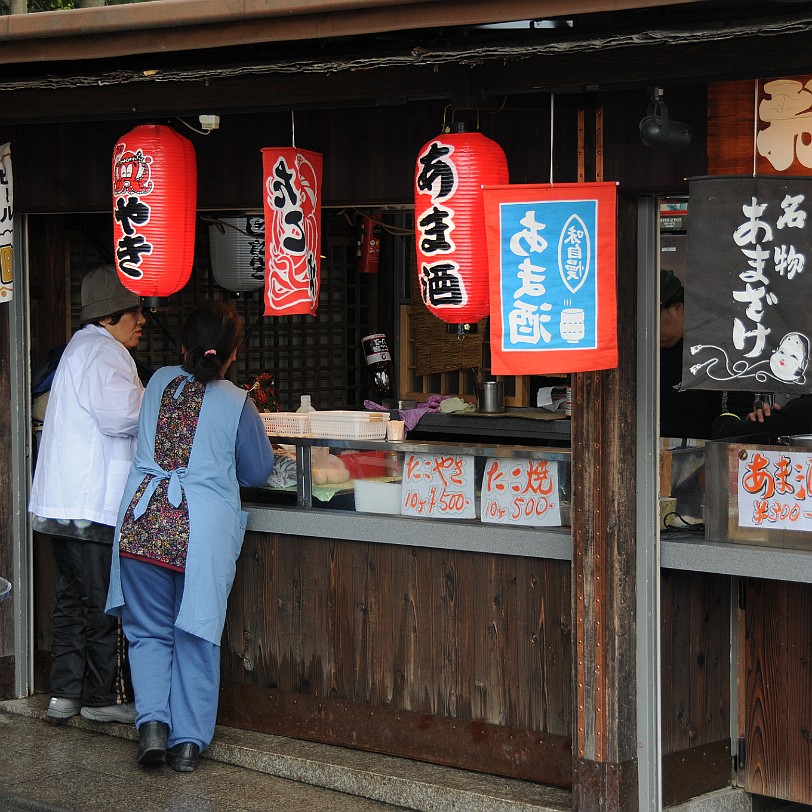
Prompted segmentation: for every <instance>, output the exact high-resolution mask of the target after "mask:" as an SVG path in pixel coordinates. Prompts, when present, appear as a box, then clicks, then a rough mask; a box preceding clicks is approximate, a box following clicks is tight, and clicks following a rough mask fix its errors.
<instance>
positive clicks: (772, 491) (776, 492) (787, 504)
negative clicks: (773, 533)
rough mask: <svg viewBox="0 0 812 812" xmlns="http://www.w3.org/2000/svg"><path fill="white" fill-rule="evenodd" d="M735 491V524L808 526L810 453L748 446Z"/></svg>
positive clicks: (811, 521) (811, 517) (811, 516)
mask: <svg viewBox="0 0 812 812" xmlns="http://www.w3.org/2000/svg"><path fill="white" fill-rule="evenodd" d="M737 491H738V494H737V498H738V506H739V527H760V528H763V529H766V530H801V531H809V530H812V454H810V453H808V452H803V451H767V450H761V449H749V450H747V456H746V457H745V458H744V459H742V460H739V470H738V486H737Z"/></svg>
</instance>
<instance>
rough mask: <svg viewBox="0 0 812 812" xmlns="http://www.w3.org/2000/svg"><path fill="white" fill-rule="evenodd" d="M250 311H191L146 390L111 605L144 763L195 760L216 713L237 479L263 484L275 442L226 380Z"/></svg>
mask: <svg viewBox="0 0 812 812" xmlns="http://www.w3.org/2000/svg"><path fill="white" fill-rule="evenodd" d="M241 338H242V322H241V321H240V319H239V317H238V316H237V314H236V313H235V312H234V310H233V309H232V308H231V307H229V306H228V305H226V304H225V303H223V302H207V303H205V304H203V305H201V306H200V307H198V308H197V309H196V310H195V311H193V312H192V314H191V315H190V316H189V318H188V319H187V321H186V323H185V325H184V328H183V336H182V349H183V357H184V361H183V366H181V367H164V368H163V369H160V370H158V371H157V372H156V373H155V374H154V375H153V377H152V379H151V380H150V382H149V385H148V386H147V390H146V392H145V394H144V402H143V405H142V408H141V415H140V418H139V425H138V447H137V451H136V455H135V460H134V461H133V465H132V469H131V471H130V476H129V479H128V481H127V486H126V489H125V491H124V497H123V499H122V503H121V509H120V511H119V517H118V525H117V527H116V545H115V549H114V555H113V564H112V570H111V578H110V592H109V595H108V599H107V611H108V612H110V613H112V614H118V615H120V616H121V618H122V625H123V628H124V633H125V635H126V636H127V639H128V641H129V644H130V665H131V669H132V677H133V687H134V690H135V702H136V712H137V715H136V720H135V724H136V727H137V728H138V731H139V747H138V756H137V758H138V762H139V763H140V764H143V765H147V766H149V765H153V764H159V763H161V762H162V761H164V759H166V761H168V762H169V764H170V765H171V766H172V767H173V768H174V769H176V770H179V771H183V772H188V771H191V770H194V769H195V767H196V766H197V762H198V758H199V756H200V752H201V751H203V750H204V749H205V748H206V747H207V746H208V744H209V743H210V742H211V738H212V736H213V734H214V725H215V719H216V716H217V699H218V690H219V680H220V638H221V635H222V632H223V625H224V623H225V614H226V603H227V600H228V595H229V592H230V590H231V585H232V583H233V581H234V572H235V567H236V561H237V557H238V555H239V553H240V548H241V546H242V542H243V536H244V534H245V525H246V518H247V514H246V513H245V512H244V511H243V510H242V509H241V504H240V491H239V489H240V485H245V486H259V485H262V484H264V483H265V482H266V481H267V479H268V477H269V476H270V474H271V471H272V469H273V450H272V448H271V444H270V442H269V440H268V437H267V435H266V434H265V429H264V426H263V423H262V420H261V418H260V416H259V413H258V412H257V410H256V406H254V403H253V401H252V400H251V399H250V398H246V392H245V390H244V389H240V388H238V387H236V386H234V385H233V384H232V383H230V382H229V381H226V380H223V376H224V375H225V372H226V370H227V369H228V367H229V365H230V364H231V363H232V362H233V361H234V358H235V356H236V352H237V346H238V344H239V343H240V341H241Z"/></svg>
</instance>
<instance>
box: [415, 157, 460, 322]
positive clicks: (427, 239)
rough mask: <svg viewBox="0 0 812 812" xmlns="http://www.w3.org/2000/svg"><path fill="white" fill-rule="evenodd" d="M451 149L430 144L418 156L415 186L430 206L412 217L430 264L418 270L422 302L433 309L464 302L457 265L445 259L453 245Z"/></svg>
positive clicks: (453, 168)
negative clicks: (425, 195)
mask: <svg viewBox="0 0 812 812" xmlns="http://www.w3.org/2000/svg"><path fill="white" fill-rule="evenodd" d="M453 153H454V147H453V146H452V145H450V144H441V143H439V142H437V141H432V142H431V143H430V144H429V145H428V146H427V148H426V149H425V150H424V151H423V153H422V154H421V155H420V156H418V159H417V161H418V164H419V165H420V166H421V169H420V171H419V172H418V174H417V178H416V180H415V184H416V186H417V189H418V191H420V192H428V194H429V199H430V202H431V206H430V207H429V208H427V209H425V210H424V211H422V212H417V213H416V218H417V219H416V222H417V234H418V242H419V247H420V250H421V251H422V252H423V254H424V256H426V257H429V258H431V259H432V260H434V257H436V258H437V259H436V260H434V261H430V262H423V263H422V264H421V267H420V291H421V296H422V298H423V302H424V303H425V304H427V305H432V306H434V307H458V306H461V305H464V304H465V303H466V302H467V301H468V294H467V291H466V289H465V283H464V281H463V278H462V274H461V273H460V267H459V264H458V263H457V262H454V261H453V260H452V259H450V258H449V255H451V254H453V253H454V251H455V250H456V246H455V244H454V239H453V234H452V232H453V231H454V209H453V208H451V206H450V205H448V201H450V199H451V198H453V196H454V193H455V192H456V190H457V184H458V176H457V168H456V166H455V164H454V161H453V160H452V155H453Z"/></svg>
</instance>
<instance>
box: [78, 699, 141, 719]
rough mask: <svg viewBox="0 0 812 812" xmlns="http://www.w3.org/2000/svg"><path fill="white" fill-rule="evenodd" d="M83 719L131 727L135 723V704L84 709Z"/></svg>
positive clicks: (86, 707)
mask: <svg viewBox="0 0 812 812" xmlns="http://www.w3.org/2000/svg"><path fill="white" fill-rule="evenodd" d="M81 712H82V717H83V718H85V719H90V720H92V721H94V722H120V723H121V724H124V725H131V724H133V723H134V722H135V702H126V703H124V704H121V705H105V706H104V707H101V708H90V707H88V706H85V707H84V708H82V711H81Z"/></svg>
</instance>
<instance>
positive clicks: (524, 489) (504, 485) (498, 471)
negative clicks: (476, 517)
mask: <svg viewBox="0 0 812 812" xmlns="http://www.w3.org/2000/svg"><path fill="white" fill-rule="evenodd" d="M480 514H481V515H480V518H481V520H482V521H483V522H494V523H497V524H523V525H532V526H534V527H560V526H561V505H560V503H559V500H558V463H557V462H555V461H550V460H515V459H510V460H501V459H489V460H486V461H485V470H484V472H483V474H482V501H481V507H480Z"/></svg>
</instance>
